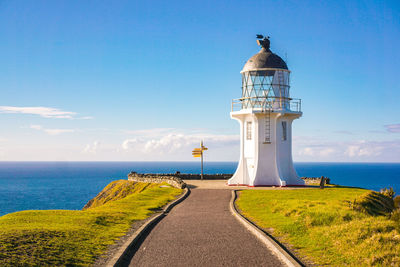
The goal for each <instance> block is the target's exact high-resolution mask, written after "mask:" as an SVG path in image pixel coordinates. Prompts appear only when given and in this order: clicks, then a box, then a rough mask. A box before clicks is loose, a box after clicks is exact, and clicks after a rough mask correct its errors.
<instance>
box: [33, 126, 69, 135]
mask: <svg viewBox="0 0 400 267" xmlns="http://www.w3.org/2000/svg"><path fill="white" fill-rule="evenodd" d="M29 128H31V129H34V130H38V131H43V132H45V133H47V134H49V135H59V134H63V133H73V132H75V130H74V129H47V128H43V127H42V126H41V125H36V124H35V125H31V126H30V127H29Z"/></svg>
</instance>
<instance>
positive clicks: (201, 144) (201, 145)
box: [200, 140, 203, 180]
mask: <svg viewBox="0 0 400 267" xmlns="http://www.w3.org/2000/svg"><path fill="white" fill-rule="evenodd" d="M200 147H201V180H203V140H201V143H200Z"/></svg>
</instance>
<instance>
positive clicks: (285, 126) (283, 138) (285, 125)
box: [282, 121, 287, 141]
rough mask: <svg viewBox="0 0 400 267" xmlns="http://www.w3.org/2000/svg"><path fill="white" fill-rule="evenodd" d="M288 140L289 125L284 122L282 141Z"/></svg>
mask: <svg viewBox="0 0 400 267" xmlns="http://www.w3.org/2000/svg"><path fill="white" fill-rule="evenodd" d="M286 139H287V123H286V121H282V140H283V141H286Z"/></svg>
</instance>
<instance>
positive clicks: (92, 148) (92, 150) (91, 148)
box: [82, 141, 100, 154]
mask: <svg viewBox="0 0 400 267" xmlns="http://www.w3.org/2000/svg"><path fill="white" fill-rule="evenodd" d="M99 146H100V142H99V141H94V142H93V144H87V145H86V146H85V148H84V149H83V150H82V152H83V153H86V154H96V153H97V150H98V148H99Z"/></svg>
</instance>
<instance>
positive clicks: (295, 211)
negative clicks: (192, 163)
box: [237, 188, 400, 266]
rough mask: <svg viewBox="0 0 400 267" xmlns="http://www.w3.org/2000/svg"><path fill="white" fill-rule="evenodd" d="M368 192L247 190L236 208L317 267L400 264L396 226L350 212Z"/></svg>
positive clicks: (335, 189)
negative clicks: (358, 198)
mask: <svg viewBox="0 0 400 267" xmlns="http://www.w3.org/2000/svg"><path fill="white" fill-rule="evenodd" d="M366 191H367V190H363V189H355V188H326V189H324V190H320V189H304V190H245V191H242V192H241V193H240V197H239V199H238V201H237V205H238V208H239V209H240V210H241V212H242V214H243V215H245V216H246V217H248V218H250V219H252V220H253V221H254V222H255V223H257V224H258V225H259V226H261V227H263V228H265V229H268V228H273V230H271V231H273V235H274V236H276V237H278V239H280V240H281V241H283V242H284V243H289V244H290V245H291V246H292V248H294V249H295V250H296V251H297V252H298V253H299V254H300V255H301V256H302V257H303V258H305V259H309V260H311V261H313V262H314V263H316V264H318V265H331V266H332V265H333V266H343V265H350V266H363V265H364V266H367V265H378V266H379V265H382V266H391V265H392V264H393V265H392V266H400V234H399V232H398V231H397V230H396V229H395V228H396V227H395V222H393V221H392V220H389V219H388V218H387V217H384V216H376V217H373V216H369V215H366V214H364V213H361V212H357V211H354V210H353V209H352V208H351V203H352V202H353V200H354V199H355V198H356V197H357V196H360V195H361V194H363V193H365V192H366ZM253 203H255V204H253Z"/></svg>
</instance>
